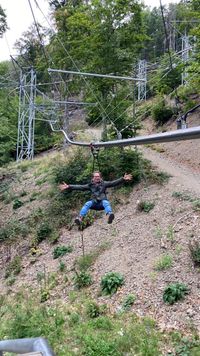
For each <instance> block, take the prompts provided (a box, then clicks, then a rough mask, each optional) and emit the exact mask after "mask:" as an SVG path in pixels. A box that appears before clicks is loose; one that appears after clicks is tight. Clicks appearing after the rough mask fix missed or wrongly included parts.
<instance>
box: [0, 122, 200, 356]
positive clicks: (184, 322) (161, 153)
mask: <svg viewBox="0 0 200 356" xmlns="http://www.w3.org/2000/svg"><path fill="white" fill-rule="evenodd" d="M192 120H193V121H192ZM196 120H198V117H197V116H195V117H194V118H193V119H191V122H196ZM148 125H149V129H148V132H149V133H150V132H152V130H153V126H152V123H151V121H148ZM148 125H147V126H148ZM173 125H174V124H173V123H172V124H171V126H170V127H168V128H171V127H173ZM139 149H140V150H141V151H142V152H143V154H144V155H145V157H146V158H148V159H151V160H152V163H153V165H155V167H156V169H157V170H162V171H165V172H167V173H168V174H170V178H169V180H166V181H165V183H164V184H162V185H160V184H157V183H151V184H150V183H149V182H147V181H145V177H144V180H143V181H142V182H141V183H139V184H138V185H135V186H134V188H133V190H132V191H131V193H130V195H127V194H125V195H124V194H123V190H122V192H121V193H120V194H119V196H116V193H115V192H113V193H112V194H110V195H109V196H110V197H111V196H112V201H113V204H114V202H116V201H117V204H115V207H114V210H115V216H116V218H115V220H114V222H113V224H112V225H111V226H109V225H107V222H106V218H105V216H104V214H103V213H98V214H97V216H98V219H96V220H95V222H94V224H93V225H92V226H89V227H88V228H87V229H85V230H84V232H83V235H82V234H81V232H80V231H78V230H77V227H76V226H74V225H72V226H71V227H70V228H69V226H67V227H66V228H62V229H61V230H60V231H59V240H58V242H56V243H55V244H50V243H49V242H48V241H46V240H45V241H42V242H41V243H40V244H39V247H38V250H37V251H35V252H33V250H31V243H32V236H29V235H28V236H27V235H26V233H24V238H23V239H20V240H19V239H17V238H15V236H14V234H15V230H14V229H13V231H14V232H13V235H12V234H11V239H10V241H11V243H9V240H8V242H6V241H5V242H4V241H3V242H1V244H0V255H1V258H0V267H1V269H0V280H1V286H2V288H1V294H2V295H3V294H5V293H6V294H7V293H8V294H9V295H11V296H12V295H13V296H14V295H15V293H16V291H19V290H20V289H21V288H25V289H26V290H27V291H28V290H29V291H30V290H39V289H40V288H41V281H39V276H41V275H42V274H44V273H45V274H46V275H49V276H54V277H52V278H54V282H55V283H54V284H53V287H52V288H50V290H49V293H50V295H49V298H48V301H47V302H46V303H51V304H53V303H54V302H56V301H57V300H61V301H62V302H64V303H67V304H68V303H70V300H71V299H70V298H71V293H72V292H73V291H74V284H73V275H74V262H75V260H77V258H80V257H81V256H82V254H83V244H82V238H83V242H84V253H85V255H86V256H87V255H89V254H90V255H92V254H93V255H94V254H95V256H96V257H95V259H94V260H93V263H92V264H91V266H90V268H89V271H90V273H91V275H92V279H93V284H92V285H91V286H90V287H88V288H87V294H88V295H89V296H90V297H91V298H92V299H94V300H96V301H97V302H98V303H99V304H100V305H102V304H104V303H105V304H106V305H107V307H108V309H109V312H110V313H111V314H112V315H114V314H115V313H118V312H120V310H121V308H122V302H123V300H124V298H125V297H126V296H128V295H130V294H133V295H134V296H135V298H136V300H135V302H134V304H133V305H132V307H131V313H136V315H138V316H141V317H144V316H145V317H146V316H148V317H151V318H153V319H154V320H155V321H156V324H157V326H158V328H159V329H160V330H162V331H166V330H167V331H172V330H177V331H183V332H184V333H186V334H190V333H192V332H193V331H194V329H195V330H197V333H198V334H199V333H200V313H199V311H200V302H199V288H200V284H199V269H198V268H196V267H194V263H193V261H192V258H191V255H190V250H189V243H190V242H192V243H193V242H194V241H196V240H197V241H199V237H200V175H199V172H200V161H199V160H200V157H199V154H198V152H199V149H200V140H195V142H192V141H188V142H186V141H183V142H178V143H176V142H175V143H169V144H162V145H153V146H152V147H146V148H141V147H140V148H139ZM73 150H74V148H67V149H66V151H65V152H60V153H57V152H52V153H49V155H48V156H46V157H45V156H44V157H41V158H36V159H35V160H34V161H33V162H27V163H26V162H25V163H22V164H21V165H19V166H17V165H13V166H10V168H8V169H7V170H6V169H3V170H2V171H1V186H2V185H4V186H6V184H7V189H6V191H4V193H3V194H4V196H3V198H2V199H1V201H0V211H1V217H0V226H1V228H2V227H3V226H5V221H7V222H8V221H9V220H10V221H11V220H12V221H14V220H13V219H16V220H18V221H20V223H22V224H23V222H25V221H26V217H28V216H29V215H30V214H31V213H34V212H35V214H36V212H37V213H38V211H39V209H43V208H45V206H46V205H47V204H48V194H49V196H50V190H51V184H50V178H51V177H50V176H49V174H48V170H49V167H50V166H51V162H53V161H54V160H57V159H62V157H64V156H65V155H66V154H67V155H69V154H70V153H71V152H73ZM23 192H24V194H23ZM5 193H6V196H5ZM14 196H18V197H19V196H20V200H22V201H23V202H24V204H23V205H22V206H21V207H19V208H18V209H15V210H13V199H14V198H13V197H14ZM142 203H145V204H146V207H147V210H149V211H148V212H145V209H144V208H141V206H142ZM143 205H144V204H143ZM35 216H36V218H37V215H35ZM74 216H76V211H74ZM1 231H2V230H1ZM62 245H67V246H71V247H72V248H73V251H72V252H71V253H69V254H66V255H65V256H63V257H62V259H61V260H62V262H63V263H64V264H65V266H66V270H67V278H66V279H64V278H63V275H62V273H61V272H59V264H60V261H59V259H53V257H52V254H53V250H54V249H55V247H56V246H62ZM16 255H19V256H21V262H22V269H21V271H20V273H19V274H16V276H15V277H14V280H13V282H12V281H11V282H9V279H7V278H5V271H6V270H8V266H9V264H10V262H11V261H12V260H13V259H14V258H15V256H16ZM166 256H167V259H168V261H170V262H168V263H165V262H164V260H165V258H166ZM107 272H119V273H121V274H122V275H123V276H124V279H125V283H124V285H123V286H122V287H121V288H120V289H119V290H118V291H117V293H116V294H114V295H113V296H111V297H110V296H102V295H100V293H99V286H100V282H101V278H102V276H103V275H104V274H105V273H107ZM176 282H180V283H184V284H186V285H187V286H188V287H189V289H190V293H189V294H188V295H187V296H186V298H185V299H184V300H182V301H181V302H179V303H175V304H174V305H172V306H170V305H167V304H165V303H164V302H163V291H164V289H165V287H166V286H167V285H168V284H170V283H176ZM9 284H10V285H9ZM166 354H167V353H163V355H166Z"/></svg>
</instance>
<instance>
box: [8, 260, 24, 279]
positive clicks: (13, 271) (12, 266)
mask: <svg viewBox="0 0 200 356" xmlns="http://www.w3.org/2000/svg"><path fill="white" fill-rule="evenodd" d="M21 262H22V261H21V257H20V256H15V257H14V258H13V260H12V261H11V262H10V263H9V264H8V266H7V267H6V271H5V278H8V277H12V276H16V275H18V274H19V273H20V271H21Z"/></svg>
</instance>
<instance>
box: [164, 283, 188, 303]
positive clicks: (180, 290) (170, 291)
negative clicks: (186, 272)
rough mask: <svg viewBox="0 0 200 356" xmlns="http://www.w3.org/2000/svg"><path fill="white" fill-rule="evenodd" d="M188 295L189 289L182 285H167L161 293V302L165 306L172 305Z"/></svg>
mask: <svg viewBox="0 0 200 356" xmlns="http://www.w3.org/2000/svg"><path fill="white" fill-rule="evenodd" d="M188 293H189V288H188V287H187V286H186V285H185V284H183V283H174V284H169V285H168V287H166V288H165V290H164V293H163V301H164V302H165V303H167V304H174V303H175V302H177V301H178V300H181V299H183V298H184V297H185V295H186V294H188Z"/></svg>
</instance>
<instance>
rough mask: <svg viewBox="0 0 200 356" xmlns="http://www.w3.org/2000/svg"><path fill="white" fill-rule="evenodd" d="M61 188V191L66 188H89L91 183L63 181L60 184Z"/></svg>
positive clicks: (82, 189)
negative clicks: (68, 182)
mask: <svg viewBox="0 0 200 356" xmlns="http://www.w3.org/2000/svg"><path fill="white" fill-rule="evenodd" d="M59 189H60V190H61V192H64V191H65V190H81V191H84V190H89V189H90V188H89V184H67V183H65V182H62V183H61V184H59Z"/></svg>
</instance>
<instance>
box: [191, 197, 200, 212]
mask: <svg viewBox="0 0 200 356" xmlns="http://www.w3.org/2000/svg"><path fill="white" fill-rule="evenodd" d="M192 207H193V209H194V210H195V211H200V199H196V200H194V201H193V202H192Z"/></svg>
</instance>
